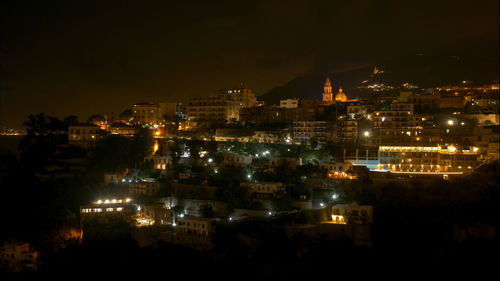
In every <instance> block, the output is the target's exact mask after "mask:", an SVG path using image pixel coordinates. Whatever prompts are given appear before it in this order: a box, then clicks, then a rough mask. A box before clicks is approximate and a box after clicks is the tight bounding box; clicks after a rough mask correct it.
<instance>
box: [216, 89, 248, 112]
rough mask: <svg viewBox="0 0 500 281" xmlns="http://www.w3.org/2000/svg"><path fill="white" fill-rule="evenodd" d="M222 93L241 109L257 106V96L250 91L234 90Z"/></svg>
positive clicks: (226, 90) (225, 90)
mask: <svg viewBox="0 0 500 281" xmlns="http://www.w3.org/2000/svg"><path fill="white" fill-rule="evenodd" d="M222 91H223V92H224V93H225V96H226V98H227V99H229V100H232V101H234V102H235V104H236V106H237V107H239V108H242V107H254V106H255V94H254V93H253V92H252V90H250V89H247V88H234V89H224V90H222Z"/></svg>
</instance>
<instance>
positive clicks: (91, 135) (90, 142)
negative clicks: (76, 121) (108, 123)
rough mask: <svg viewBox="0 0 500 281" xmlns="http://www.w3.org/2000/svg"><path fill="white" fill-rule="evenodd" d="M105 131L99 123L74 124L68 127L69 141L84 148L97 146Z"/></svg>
mask: <svg viewBox="0 0 500 281" xmlns="http://www.w3.org/2000/svg"><path fill="white" fill-rule="evenodd" d="M102 133H103V131H102V130H101V128H100V127H99V126H97V125H88V124H83V125H72V126H69V128H68V143H69V144H70V145H75V146H79V147H84V148H90V147H93V146H95V145H96V144H97V143H98V142H99V141H100V140H101V138H102Z"/></svg>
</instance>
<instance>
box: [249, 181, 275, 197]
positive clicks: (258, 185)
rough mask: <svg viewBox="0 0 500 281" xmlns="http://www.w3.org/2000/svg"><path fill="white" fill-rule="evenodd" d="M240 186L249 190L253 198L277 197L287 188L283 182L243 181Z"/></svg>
mask: <svg viewBox="0 0 500 281" xmlns="http://www.w3.org/2000/svg"><path fill="white" fill-rule="evenodd" d="M240 186H241V187H244V188H245V189H246V190H247V193H248V195H249V196H250V197H251V198H275V197H279V193H280V192H283V191H284V190H285V188H284V186H283V183H281V182H242V183H240Z"/></svg>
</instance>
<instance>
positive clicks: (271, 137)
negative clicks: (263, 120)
mask: <svg viewBox="0 0 500 281" xmlns="http://www.w3.org/2000/svg"><path fill="white" fill-rule="evenodd" d="M253 140H254V141H255V142H258V143H283V142H285V143H290V142H291V138H290V133H289V132H288V130H281V131H255V133H254V135H253Z"/></svg>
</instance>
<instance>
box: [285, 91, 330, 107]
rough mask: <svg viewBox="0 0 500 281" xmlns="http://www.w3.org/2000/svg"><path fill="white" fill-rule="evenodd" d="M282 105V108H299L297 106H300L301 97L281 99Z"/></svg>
mask: <svg viewBox="0 0 500 281" xmlns="http://www.w3.org/2000/svg"><path fill="white" fill-rule="evenodd" d="M323 98H324V94H323ZM280 107H281V108H297V107H299V99H286V100H280Z"/></svg>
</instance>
